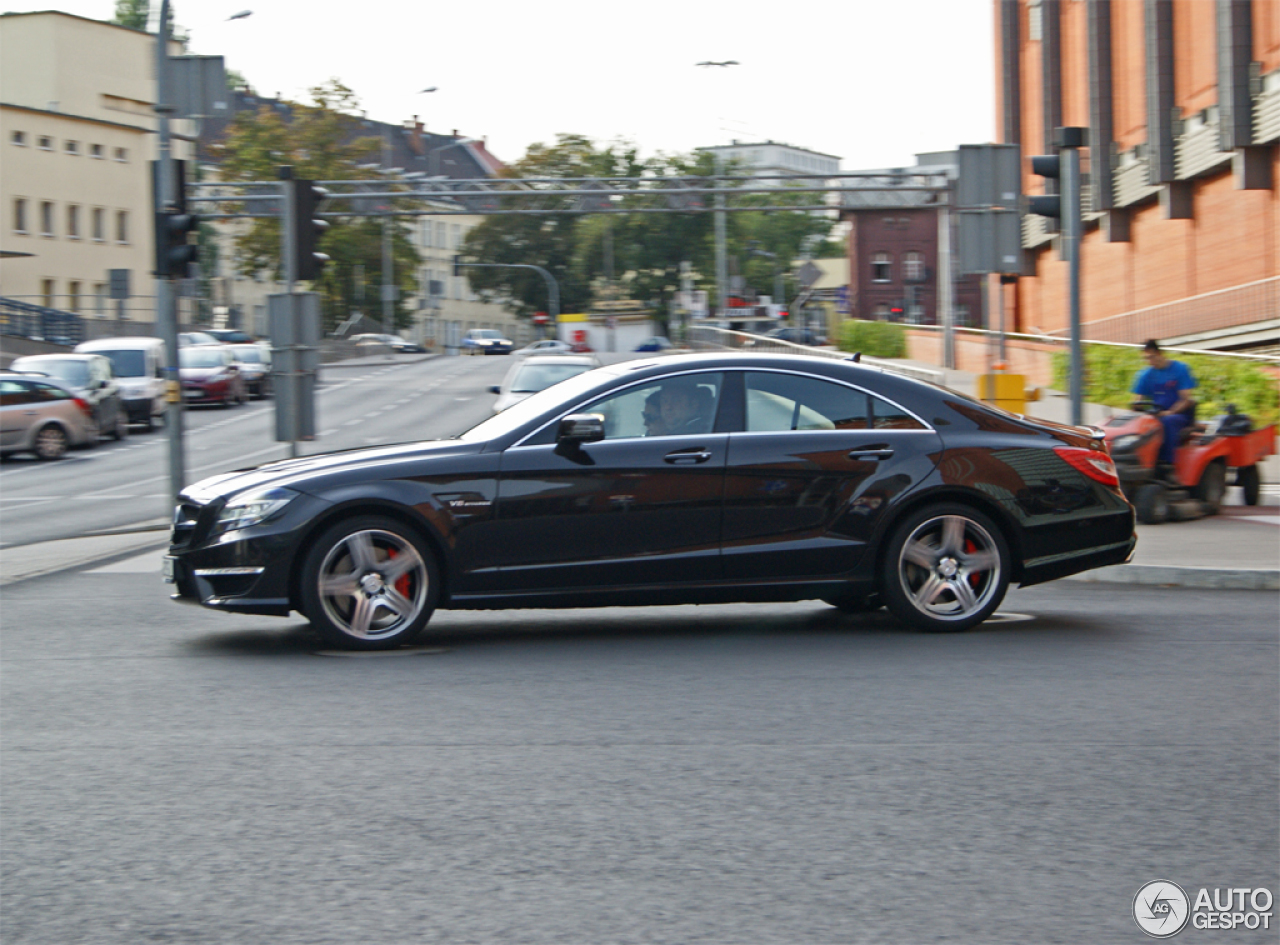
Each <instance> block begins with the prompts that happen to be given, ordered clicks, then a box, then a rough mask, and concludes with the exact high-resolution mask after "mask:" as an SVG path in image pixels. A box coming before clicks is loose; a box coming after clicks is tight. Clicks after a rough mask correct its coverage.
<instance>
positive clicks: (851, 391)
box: [165, 352, 1135, 649]
mask: <svg viewBox="0 0 1280 945" xmlns="http://www.w3.org/2000/svg"><path fill="white" fill-rule="evenodd" d="M651 405H653V406H657V407H658V408H659V409H658V411H657V413H658V419H660V420H661V421H662V429H661V430H653V429H651V423H650V421H651V418H650V416H648V414H649V413H650V410H649V409H647V408H650V407H651ZM672 430H677V431H679V432H670V431H672ZM173 521H174V526H173V531H172V535H171V544H170V548H169V553H168V555H166V557H165V569H166V578H167V580H169V581H172V582H173V583H175V584H176V587H177V596H178V597H179V599H183V600H186V601H189V602H198V603H201V604H204V605H205V606H207V607H210V608H213V609H215V610H221V611H225V612H229V613H248V614H274V615H278V616H287V615H288V614H289V613H290V612H291V611H294V610H296V611H300V612H301V613H303V614H305V615H306V617H307V618H308V619H309V620H310V621H311V623H312V625H313V627H314V628H315V629H316V630H317V631H318V632H319V633H320V634H321V635H322V636H323V637H324V638H325V639H326V640H327V641H328V642H330V643H331V644H335V645H341V646H347V647H352V648H356V649H384V648H388V647H393V646H397V645H399V644H403V643H407V642H408V641H410V640H412V639H413V638H414V637H416V636H417V635H418V634H419V633H420V632H421V631H422V629H423V628H424V627H425V626H426V624H427V621H428V619H429V618H430V617H431V614H432V612H433V611H434V610H435V609H436V608H454V609H456V608H501V607H522V606H536V607H568V606H602V605H641V604H675V603H723V602H730V601H788V600H804V599H810V598H819V599H822V600H824V601H827V602H829V603H830V604H832V605H833V606H835V607H837V608H840V609H842V610H846V611H855V612H856V611H860V610H870V609H875V608H877V607H879V606H881V605H882V604H883V605H886V606H888V608H889V609H890V610H891V611H892V612H893V614H894V615H896V616H897V617H898V618H899V619H900V620H902V621H904V622H905V623H907V624H910V625H912V626H915V627H917V628H920V629H924V630H964V629H967V628H969V627H972V626H974V625H976V624H978V623H981V622H982V621H983V620H985V619H986V618H987V617H989V616H990V615H991V614H992V613H994V612H995V610H996V608H997V607H998V606H999V605H1000V602H1001V601H1002V600H1003V598H1004V594H1005V590H1006V589H1007V588H1008V586H1009V584H1010V583H1011V582H1018V583H1020V584H1022V585H1024V586H1025V585H1028V584H1037V583H1040V582H1042V581H1049V580H1053V579H1055V578H1060V577H1065V576H1067V575H1069V574H1074V573H1076V572H1079V571H1085V570H1088V569H1090V568H1097V567H1102V566H1104V565H1111V564H1119V563H1121V562H1124V561H1126V560H1128V558H1129V556H1130V555H1131V554H1132V552H1133V548H1134V544H1135V535H1134V511H1133V507H1132V506H1131V505H1129V503H1128V502H1127V501H1126V500H1125V498H1124V494H1123V493H1122V492H1121V491H1120V488H1119V484H1118V481H1117V479H1116V473H1115V467H1114V466H1113V465H1112V462H1111V458H1110V456H1109V455H1108V454H1107V452H1106V447H1105V446H1104V444H1103V441H1102V438H1101V432H1100V431H1098V430H1096V429H1093V428H1089V427H1071V426H1066V425H1063V424H1054V423H1047V422H1042V421H1037V420H1032V419H1029V418H1026V417H1021V416H1018V415H1015V414H1010V413H1006V412H1005V411H1002V410H1000V409H998V408H995V407H992V406H989V405H987V404H984V403H981V402H980V401H977V400H974V399H972V398H969V397H966V396H965V395H963V394H959V393H956V392H953V391H949V390H947V389H945V388H942V387H937V386H934V385H931V384H927V383H924V382H922V381H918V380H915V379H913V378H909V377H907V376H905V375H902V374H896V373H893V372H890V371H885V370H879V369H876V368H872V367H869V366H865V365H860V364H855V363H854V362H852V361H851V360H837V359H826V358H814V357H804V356H798V355H776V354H751V353H744V352H733V353H727V354H724V353H722V354H696V355H695V354H690V355H672V356H670V357H666V358H661V359H657V360H654V361H652V362H649V363H637V362H636V361H635V360H629V361H625V362H621V363H619V364H614V365H609V366H606V367H602V368H598V369H597V370H594V371H589V372H587V373H585V374H580V375H578V376H577V377H573V378H570V379H569V380H567V381H563V382H561V383H559V384H557V385H555V386H553V387H550V388H548V389H546V390H544V391H542V392H541V393H537V394H534V395H532V396H531V397H529V398H528V399H526V400H523V401H521V402H520V403H518V404H516V405H515V406H513V407H511V408H509V409H507V410H504V411H502V412H501V413H499V414H495V415H494V416H492V417H490V418H489V419H487V420H485V421H484V422H482V423H480V424H479V425H478V426H476V427H473V428H472V429H471V430H469V431H467V432H465V433H463V434H461V435H460V436H458V437H455V438H453V439H449V440H444V441H439V442H418V443H407V444H404V445H402V446H398V447H387V446H380V447H378V448H376V449H365V450H350V451H345V452H341V453H331V454H327V455H317V456H306V457H301V458H297V459H290V460H281V461H278V462H275V463H268V464H266V465H264V466H260V467H258V468H257V469H249V470H242V471H240V472H238V473H231V474H226V473H224V474H220V475H218V476H216V477H214V478H211V479H206V480H204V481H203V482H199V483H196V484H195V485H192V486H189V487H187V488H186V489H185V490H183V492H182V493H181V494H180V496H179V497H178V504H177V508H176V510H175V513H174V519H173Z"/></svg>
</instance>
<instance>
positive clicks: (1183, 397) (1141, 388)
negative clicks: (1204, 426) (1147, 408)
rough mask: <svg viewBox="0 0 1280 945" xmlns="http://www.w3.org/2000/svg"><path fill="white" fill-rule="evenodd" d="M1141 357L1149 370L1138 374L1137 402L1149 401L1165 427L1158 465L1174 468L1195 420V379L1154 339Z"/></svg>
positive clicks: (1135, 393) (1135, 385)
mask: <svg viewBox="0 0 1280 945" xmlns="http://www.w3.org/2000/svg"><path fill="white" fill-rule="evenodd" d="M1142 356H1143V358H1145V359H1146V361H1147V365H1148V367H1146V368H1144V369H1143V370H1141V371H1139V372H1138V377H1137V379H1136V380H1135V381H1134V382H1133V394H1134V395H1135V396H1134V400H1135V402H1136V401H1138V400H1143V399H1145V400H1150V401H1151V403H1152V404H1153V405H1154V406H1155V408H1156V414H1155V415H1156V416H1157V417H1159V418H1160V423H1161V424H1162V425H1163V426H1164V442H1163V443H1162V444H1160V457H1159V462H1161V463H1164V464H1167V465H1170V466H1172V465H1173V451H1174V448H1175V447H1176V446H1177V445H1178V438H1179V437H1180V436H1181V435H1182V431H1183V430H1184V429H1186V427H1187V426H1188V425H1189V424H1190V423H1191V421H1192V420H1194V419H1195V403H1196V402H1195V401H1194V400H1193V399H1192V397H1191V392H1192V391H1193V390H1194V389H1195V387H1196V379H1195V378H1194V377H1192V376H1191V369H1190V368H1188V367H1187V366H1186V365H1185V364H1183V363H1182V362H1181V361H1171V360H1170V359H1169V358H1167V357H1165V355H1164V352H1163V351H1161V350H1160V345H1159V344H1157V343H1156V342H1155V340H1154V339H1153V340H1151V341H1148V342H1147V343H1146V344H1145V345H1143V346H1142Z"/></svg>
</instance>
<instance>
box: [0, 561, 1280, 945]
mask: <svg viewBox="0 0 1280 945" xmlns="http://www.w3.org/2000/svg"><path fill="white" fill-rule="evenodd" d="M156 566H157V559H156V557H155V556H154V555H152V556H144V557H142V558H137V559H130V560H125V561H122V562H119V563H116V564H114V565H108V566H105V567H98V568H95V569H93V570H92V571H88V572H81V573H70V572H68V573H63V574H59V575H53V576H50V577H46V578H41V579H37V580H33V581H29V582H25V583H22V584H18V585H14V586H11V587H9V588H6V589H5V591H4V602H3V622H4V636H3V644H4V646H3V653H2V657H3V659H2V661H0V691H2V692H3V700H2V701H0V726H2V729H3V733H4V738H3V745H2V748H0V773H2V778H0V802H2V804H3V810H4V830H3V849H2V851H0V853H2V867H3V885H2V886H0V907H2V908H0V932H2V933H3V939H4V941H5V942H6V943H9V945H16V943H58V945H67V943H80V942H103V943H117V942H118V943H129V945H135V943H138V942H147V941H172V942H182V943H204V942H217V943H223V942H225V943H236V945H243V943H257V942H270V943H273V945H275V943H308V945H314V943H329V942H332V943H343V945H349V943H357V942H358V943H420V942H481V943H489V942H554V943H602V942H626V943H630V942H636V943H654V942H656V943H693V942H706V943H728V942H734V943H787V945H798V943H833V942H895V943H896V942H944V941H945V942H982V943H1005V942H1009V943H1019V945H1025V943H1037V942H1067V943H1081V942H1090V943H1103V942H1142V941H1148V940H1149V939H1147V937H1146V936H1145V935H1144V933H1142V932H1141V931H1140V930H1139V929H1138V927H1137V926H1136V924H1135V922H1134V920H1133V918H1132V916H1131V911H1130V910H1131V903H1132V901H1133V898H1134V895H1135V893H1136V892H1137V891H1138V889H1139V887H1140V886H1141V885H1142V884H1144V883H1146V882H1148V881H1150V880H1154V879H1169V880H1173V881H1175V882H1178V883H1180V884H1182V885H1183V886H1184V887H1185V888H1189V889H1191V888H1194V887H1198V886H1201V885H1205V886H1209V887H1214V886H1222V887H1227V886H1230V887H1256V886H1263V885H1265V886H1268V887H1270V889H1271V890H1272V891H1273V892H1275V891H1277V880H1278V878H1280V864H1278V855H1280V851H1278V841H1277V837H1278V836H1280V816H1278V813H1277V798H1278V797H1280V773H1278V771H1280V764H1278V762H1280V758H1278V752H1277V739H1276V733H1277V731H1278V730H1280V710H1278V706H1280V681H1278V676H1280V674H1278V673H1277V662H1278V657H1280V652H1278V649H1280V648H1278V643H1280V639H1278V638H1280V629H1278V625H1280V622H1278V620H1277V617H1278V614H1277V600H1276V596H1275V594H1274V593H1266V592H1238V591H1214V592H1204V591H1192V590H1185V589H1180V588H1167V589H1161V588H1148V587H1137V586H1133V587H1130V586H1115V585H1089V584H1083V583H1075V582H1059V583H1057V584H1052V585H1048V586H1046V587H1041V588H1032V589H1028V590H1015V591H1013V592H1011V593H1010V596H1009V598H1008V601H1007V603H1006V606H1005V612H1006V613H1008V614H1023V615H1027V619H1020V618H1018V617H1016V616H1015V617H1010V618H1009V619H1006V620H1003V621H996V622H994V623H990V624H988V625H985V626H984V627H982V628H980V629H978V630H976V631H974V632H970V633H966V634H960V635H954V636H951V635H942V636H930V635H923V634H918V633H914V632H910V631H908V630H905V629H903V628H902V627H900V626H899V625H897V624H896V623H894V622H893V621H892V619H891V618H889V617H888V616H887V615H885V614H883V613H880V614H876V615H873V616H870V617H847V616H843V615H841V614H840V613H838V612H837V611H835V610H833V609H831V608H829V607H826V606H825V605H821V604H818V603H802V604H789V605H780V606H756V605H753V606H716V607H663V608H638V609H605V610H581V611H571V612H559V613H556V612H547V611H524V612H442V613H439V614H437V615H436V617H435V619H434V620H433V622H432V624H431V627H430V628H429V629H430V635H429V636H428V637H427V638H426V639H425V640H424V641H423V647H421V648H420V649H418V650H414V651H409V652H407V653H403V654H399V655H394V656H391V655H388V656H359V657H355V656H326V655H321V644H320V643H319V642H318V641H317V640H316V639H315V638H314V637H312V635H311V633H310V631H309V630H308V629H307V628H306V626H305V624H304V623H303V622H302V621H300V620H298V619H291V620H278V619H271V618H249V617H232V616H228V615H223V614H215V613H210V612H206V611H203V610H198V609H191V608H187V607H181V606H179V605H176V604H172V603H170V602H169V601H168V600H167V599H166V590H165V588H164V586H163V585H162V584H161V583H160V581H159V578H158V575H156V573H155V569H156ZM1275 936H1276V933H1275V932H1274V930H1273V931H1271V932H1268V933H1260V932H1257V933H1255V932H1248V931H1244V930H1236V931H1231V932H1221V931H1216V932H1206V931H1196V930H1193V929H1191V928H1188V929H1187V930H1185V931H1184V932H1183V933H1181V934H1180V935H1179V936H1178V939H1177V941H1179V942H1209V941H1213V942H1231V943H1247V942H1255V941H1268V942H1270V941H1274V940H1275Z"/></svg>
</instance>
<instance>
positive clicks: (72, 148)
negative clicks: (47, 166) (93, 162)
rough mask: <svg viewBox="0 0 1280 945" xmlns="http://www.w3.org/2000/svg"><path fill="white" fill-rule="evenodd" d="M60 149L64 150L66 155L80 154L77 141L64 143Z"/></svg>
mask: <svg viewBox="0 0 1280 945" xmlns="http://www.w3.org/2000/svg"><path fill="white" fill-rule="evenodd" d="M62 147H63V150H65V151H66V152H67V153H68V154H79V153H80V142H79V141H68V142H66V143H65V144H64V145H63V146H62Z"/></svg>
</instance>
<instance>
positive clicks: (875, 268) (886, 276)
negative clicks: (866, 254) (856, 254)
mask: <svg viewBox="0 0 1280 945" xmlns="http://www.w3.org/2000/svg"><path fill="white" fill-rule="evenodd" d="M891 278H892V274H891V267H890V264H889V254H888V253H876V254H875V255H874V256H872V257H871V281H872V282H888V281H890V279H891Z"/></svg>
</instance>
